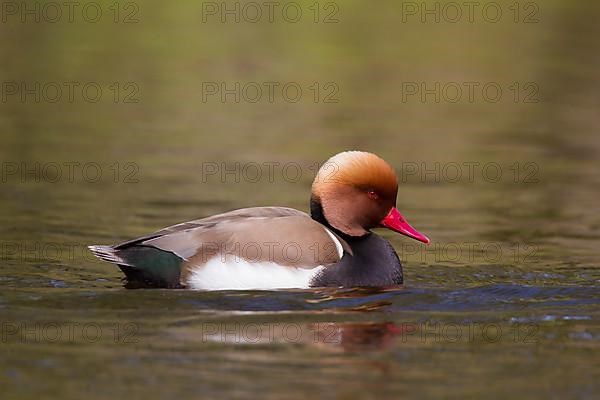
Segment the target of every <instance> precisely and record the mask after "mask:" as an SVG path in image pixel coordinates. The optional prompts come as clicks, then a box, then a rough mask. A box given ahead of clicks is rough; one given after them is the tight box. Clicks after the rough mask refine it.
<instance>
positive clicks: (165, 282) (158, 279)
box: [88, 246, 183, 289]
mask: <svg viewBox="0 0 600 400" xmlns="http://www.w3.org/2000/svg"><path fill="white" fill-rule="evenodd" d="M88 249H90V251H91V252H92V253H93V254H94V255H95V256H96V257H98V258H99V259H101V260H103V261H107V262H109V263H113V264H117V265H118V266H119V268H121V271H123V273H124V274H125V277H126V284H125V287H127V288H131V289H134V288H157V287H158V288H181V287H182V286H181V284H180V282H179V276H180V267H181V263H182V261H183V260H182V259H181V258H179V257H177V256H176V255H175V254H173V253H171V252H168V251H163V250H160V249H157V248H154V247H147V246H131V247H126V248H124V249H115V248H114V247H111V246H88Z"/></svg>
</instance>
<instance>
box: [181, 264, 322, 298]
mask: <svg viewBox="0 0 600 400" xmlns="http://www.w3.org/2000/svg"><path fill="white" fill-rule="evenodd" d="M321 269H323V267H322V266H318V267H315V268H312V269H304V268H294V267H285V266H281V265H278V264H276V263H274V262H268V261H266V262H248V261H245V260H242V259H240V260H229V261H224V260H222V259H221V257H219V256H217V257H215V258H213V259H211V260H209V261H208V262H207V263H206V264H204V265H202V266H200V267H196V268H193V271H192V273H191V274H190V277H189V279H188V281H187V285H188V287H189V288H190V289H201V290H242V289H263V290H268V289H290V288H301V289H305V288H308V287H309V284H310V280H311V279H312V277H313V276H315V275H316V274H317V273H318V272H319V271H321Z"/></svg>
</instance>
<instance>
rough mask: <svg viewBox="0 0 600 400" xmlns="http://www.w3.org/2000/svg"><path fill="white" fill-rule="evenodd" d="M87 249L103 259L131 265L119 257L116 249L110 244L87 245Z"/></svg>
mask: <svg viewBox="0 0 600 400" xmlns="http://www.w3.org/2000/svg"><path fill="white" fill-rule="evenodd" d="M88 249H90V251H91V252H92V253H94V255H95V256H96V257H98V258H99V259H101V260H103V261H107V262H109V263H113V264H120V265H127V266H130V267H133V265H131V264H128V263H127V262H125V260H123V259H122V258H121V257H119V256H118V255H117V250H115V249H114V248H113V247H111V246H88Z"/></svg>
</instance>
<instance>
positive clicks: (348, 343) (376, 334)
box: [312, 322, 403, 352]
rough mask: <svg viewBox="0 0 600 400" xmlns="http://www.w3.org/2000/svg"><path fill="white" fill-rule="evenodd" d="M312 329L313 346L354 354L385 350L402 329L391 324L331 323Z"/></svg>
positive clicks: (318, 325) (317, 325) (315, 326)
mask: <svg viewBox="0 0 600 400" xmlns="http://www.w3.org/2000/svg"><path fill="white" fill-rule="evenodd" d="M312 329H313V330H314V332H315V335H314V341H313V344H314V345H316V346H320V347H326V348H330V349H333V350H343V351H352V352H355V351H377V350H385V349H387V348H389V347H391V345H392V343H394V339H395V337H396V336H398V335H400V334H402V329H403V328H402V327H399V326H397V325H395V324H394V323H392V322H331V323H321V324H314V326H313V327H312Z"/></svg>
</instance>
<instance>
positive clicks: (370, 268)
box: [311, 233, 403, 287]
mask: <svg viewBox="0 0 600 400" xmlns="http://www.w3.org/2000/svg"><path fill="white" fill-rule="evenodd" d="M344 239H345V240H346V241H347V242H348V244H349V245H350V247H351V248H352V252H353V253H354V255H350V254H348V253H344V256H343V257H342V259H341V260H340V261H338V262H337V263H335V264H333V265H330V266H327V267H325V268H324V269H323V270H322V271H321V272H320V273H319V274H318V275H316V276H315V277H314V278H313V280H312V281H311V286H312V287H323V286H344V287H355V286H371V287H373V286H374V287H384V286H394V285H400V284H402V281H403V278H402V264H400V259H399V258H398V255H397V254H396V252H395V251H394V248H393V247H392V245H391V244H390V243H389V242H388V241H387V240H385V239H383V238H382V237H380V236H377V235H375V234H374V233H369V234H367V235H365V236H361V237H358V238H356V237H347V236H346V237H344Z"/></svg>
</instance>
